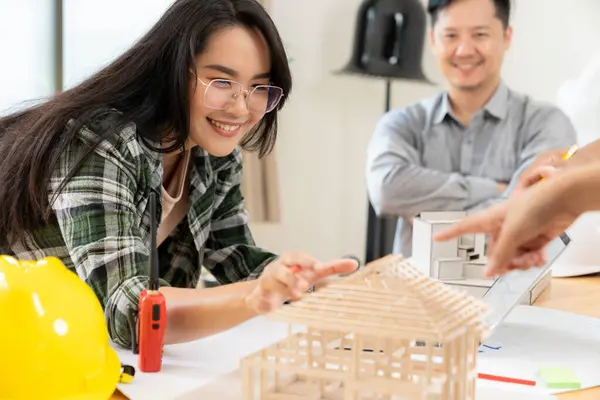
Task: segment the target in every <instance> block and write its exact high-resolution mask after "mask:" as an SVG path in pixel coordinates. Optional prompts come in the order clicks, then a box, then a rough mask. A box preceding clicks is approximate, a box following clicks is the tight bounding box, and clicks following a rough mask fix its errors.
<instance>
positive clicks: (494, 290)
mask: <svg viewBox="0 0 600 400" xmlns="http://www.w3.org/2000/svg"><path fill="white" fill-rule="evenodd" d="M570 242H571V239H570V238H569V236H568V235H567V234H566V233H563V234H562V235H560V236H559V237H557V238H556V239H554V240H553V241H552V242H550V243H549V244H548V246H547V247H546V260H547V262H546V265H544V266H543V267H536V268H530V269H528V270H526V271H521V270H515V271H511V272H509V273H508V274H506V275H502V276H501V277H499V278H498V279H496V281H495V282H494V284H493V285H492V287H490V288H489V289H488V291H487V292H486V294H485V296H484V297H483V299H482V301H483V302H484V303H486V304H487V306H488V308H489V314H488V316H487V318H486V319H485V322H486V324H487V325H488V326H489V328H490V333H491V332H493V331H494V330H495V329H496V328H497V327H498V326H500V324H501V323H502V321H504V319H505V318H506V317H507V316H508V314H510V312H511V311H512V310H513V309H514V308H515V306H516V305H517V304H519V300H520V299H521V297H522V296H523V295H524V294H525V293H527V292H528V291H530V290H531V289H532V288H533V287H534V285H535V284H536V282H537V281H538V280H539V279H540V278H541V277H543V276H544V275H545V274H546V272H548V271H549V270H550V268H552V264H554V262H555V261H556V259H557V258H558V257H559V256H560V255H561V254H562V253H563V251H564V250H565V249H566V248H567V246H568V245H569V243H570Z"/></svg>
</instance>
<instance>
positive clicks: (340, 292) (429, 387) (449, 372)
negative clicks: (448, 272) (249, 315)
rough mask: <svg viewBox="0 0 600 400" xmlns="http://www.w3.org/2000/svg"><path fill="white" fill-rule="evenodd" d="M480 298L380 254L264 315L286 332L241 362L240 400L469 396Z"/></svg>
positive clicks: (481, 332) (482, 331)
mask: <svg viewBox="0 0 600 400" xmlns="http://www.w3.org/2000/svg"><path fill="white" fill-rule="evenodd" d="M486 312H487V310H486V307H485V305H484V304H483V303H482V302H481V300H479V299H477V298H475V297H472V296H470V295H468V294H467V293H466V292H464V291H462V290H458V289H456V288H454V287H452V286H448V285H445V284H443V283H442V282H440V281H437V280H435V279H432V278H431V277H429V276H427V275H426V274H423V273H422V272H421V271H419V270H418V269H417V268H415V267H414V266H413V265H412V264H411V263H410V262H409V261H408V260H405V259H403V258H402V257H401V256H389V257H386V258H383V259H381V260H378V261H376V262H373V263H371V264H368V265H367V266H365V268H364V269H362V270H361V271H358V272H356V273H354V274H352V275H350V276H347V277H344V278H341V279H339V280H337V281H335V283H331V284H329V285H327V286H325V287H323V288H320V289H319V290H316V291H315V292H313V293H310V294H308V293H307V294H305V295H304V296H303V297H302V298H301V299H300V300H298V301H295V302H292V303H290V304H289V305H286V306H283V307H282V308H280V309H279V310H278V311H276V312H274V313H272V314H271V315H270V316H271V317H272V318H275V319H277V320H280V321H284V322H286V323H288V324H290V333H289V335H288V337H287V338H286V339H284V340H282V341H280V342H277V343H274V344H272V345H271V346H269V347H266V348H264V349H262V350H260V351H258V352H255V353H253V354H251V355H249V356H247V357H245V358H243V359H242V360H241V372H242V383H243V388H244V389H243V390H244V394H245V399H247V400H250V399H252V400H254V399H261V400H266V399H278V400H305V399H311V400H325V399H327V400H341V399H344V400H363V399H387V400H400V399H402V400H405V399H427V400H430V399H436V400H469V399H474V396H475V384H476V379H477V372H476V357H477V350H478V347H479V345H480V343H481V341H482V340H483V338H484V337H485V336H486V335H487V327H486V326H485V324H484V322H483V319H484V317H485V314H486Z"/></svg>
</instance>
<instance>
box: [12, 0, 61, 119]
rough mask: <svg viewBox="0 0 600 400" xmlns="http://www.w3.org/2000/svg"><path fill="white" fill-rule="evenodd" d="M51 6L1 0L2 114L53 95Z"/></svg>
mask: <svg viewBox="0 0 600 400" xmlns="http://www.w3.org/2000/svg"><path fill="white" fill-rule="evenodd" d="M52 3H53V2H52V1H50V0H19V1H17V0H0V50H1V52H2V57H1V61H0V115H3V114H8V113H9V112H11V111H14V110H16V109H18V108H21V107H22V106H24V105H29V101H30V100H33V101H36V100H37V99H40V98H43V97H46V96H49V95H51V94H52V93H53V92H54V61H53V57H52V53H53V51H54V48H53V46H52V31H53V24H52V21H53V20H52V12H53V8H52Z"/></svg>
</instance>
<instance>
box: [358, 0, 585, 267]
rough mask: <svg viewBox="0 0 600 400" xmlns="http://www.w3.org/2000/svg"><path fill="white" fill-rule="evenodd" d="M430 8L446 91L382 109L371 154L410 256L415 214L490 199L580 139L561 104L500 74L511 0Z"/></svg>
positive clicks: (371, 171)
mask: <svg viewBox="0 0 600 400" xmlns="http://www.w3.org/2000/svg"><path fill="white" fill-rule="evenodd" d="M429 12H430V14H431V17H432V26H433V28H432V30H431V31H430V41H431V45H432V48H433V50H434V54H435V56H436V58H437V61H438V64H439V66H440V69H441V70H442V72H443V73H444V76H445V77H446V79H447V81H448V90H447V91H445V92H443V93H440V94H439V95H437V96H435V97H433V98H430V99H426V100H422V101H419V102H417V103H414V104H412V105H409V106H408V107H405V108H402V109H395V110H391V111H390V112H388V113H387V114H386V115H384V116H383V118H382V119H381V120H380V121H379V123H378V124H377V126H376V129H375V133H374V135H373V137H372V139H371V141H370V143H369V148H368V155H367V185H368V190H369V198H370V200H371V203H372V205H373V208H374V209H375V211H376V212H377V214H378V215H387V216H396V217H399V222H398V228H397V231H396V236H395V240H394V253H401V254H403V255H405V256H407V257H408V256H410V255H411V254H412V218H413V217H414V216H415V215H417V214H418V213H420V212H424V211H464V210H473V209H481V208H484V207H487V206H489V205H491V204H493V203H494V202H495V201H498V200H499V199H501V198H502V195H503V193H505V192H506V191H507V188H508V187H509V185H510V184H511V183H512V182H514V181H515V180H516V179H517V177H518V175H519V173H520V172H522V171H523V170H524V169H525V168H526V167H527V165H528V164H529V163H530V162H532V161H533V159H534V158H535V157H536V156H537V155H539V154H540V153H542V152H544V151H547V150H551V149H556V148H562V147H569V146H571V145H572V144H574V143H575V142H576V133H575V129H574V127H573V125H572V124H571V122H570V120H569V118H568V117H567V116H566V115H565V114H564V113H563V112H561V111H560V110H559V109H558V108H557V107H555V106H552V105H549V104H543V103H541V102H537V101H535V100H533V99H531V98H530V97H528V96H525V95H523V94H519V93H516V92H514V91H513V90H511V89H510V88H508V87H507V86H506V85H505V84H504V83H503V82H502V79H501V77H500V70H501V65H502V60H503V56H504V52H505V51H506V50H507V49H508V47H509V44H510V39H511V34H512V31H511V27H510V26H509V23H508V21H509V17H510V0H430V6H429ZM530 73H534V71H531V72H530Z"/></svg>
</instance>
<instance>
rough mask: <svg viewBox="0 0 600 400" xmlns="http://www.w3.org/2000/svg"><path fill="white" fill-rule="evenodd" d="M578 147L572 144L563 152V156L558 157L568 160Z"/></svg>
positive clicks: (541, 179) (540, 180)
mask: <svg viewBox="0 0 600 400" xmlns="http://www.w3.org/2000/svg"><path fill="white" fill-rule="evenodd" d="M578 149H579V146H577V145H576V144H574V145H573V146H571V147H570V148H569V150H568V151H567V152H566V153H565V154H563V156H562V157H561V158H560V159H561V160H563V161H566V160H568V159H569V158H571V157H573V154H575V153H576V152H577V150H578ZM543 180H544V178H540V179H539V180H538V182H542V181H543Z"/></svg>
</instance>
